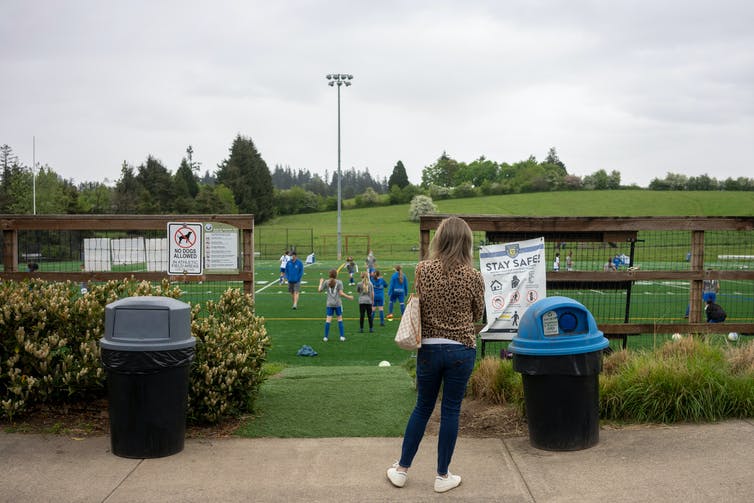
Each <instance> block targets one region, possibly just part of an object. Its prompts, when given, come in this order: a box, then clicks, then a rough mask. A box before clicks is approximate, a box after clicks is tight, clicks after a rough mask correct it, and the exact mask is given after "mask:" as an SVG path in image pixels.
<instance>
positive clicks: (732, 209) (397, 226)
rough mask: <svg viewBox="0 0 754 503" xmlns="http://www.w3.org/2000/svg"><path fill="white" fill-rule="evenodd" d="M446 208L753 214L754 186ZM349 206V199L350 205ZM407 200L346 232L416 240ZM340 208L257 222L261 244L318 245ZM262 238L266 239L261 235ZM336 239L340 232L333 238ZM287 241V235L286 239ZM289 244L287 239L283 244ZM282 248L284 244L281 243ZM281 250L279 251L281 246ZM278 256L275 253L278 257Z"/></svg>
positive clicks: (354, 214) (380, 239) (459, 203)
mask: <svg viewBox="0 0 754 503" xmlns="http://www.w3.org/2000/svg"><path fill="white" fill-rule="evenodd" d="M435 204H436V205H437V207H438V211H439V212H440V213H454V214H485V215H508V216H510V215H520V216H621V217H631V216H635V217H645V216H752V215H754V192H659V191H649V190H613V191H578V192H542V193H535V194H513V195H502V196H485V197H475V198H469V199H448V200H441V201H435ZM346 206H347V205H346ZM408 209H409V206H408V205H407V204H403V205H396V206H383V207H377V208H357V209H353V208H351V209H344V210H343V211H342V216H341V228H342V233H343V234H344V235H346V234H354V235H358V234H369V235H370V237H371V239H372V242H373V243H377V246H384V245H385V243H390V244H393V245H414V244H416V243H418V240H419V225H418V223H416V222H411V221H409V219H408ZM336 226H337V212H335V211H329V212H322V213H314V214H306V215H293V216H285V217H279V218H276V219H274V220H272V221H270V222H266V223H264V224H262V225H259V226H258V227H257V243H256V244H257V245H264V243H265V242H269V240H270V239H271V236H273V235H277V236H276V237H278V238H279V235H280V230H281V229H282V228H286V229H312V231H313V234H314V239H315V249H318V246H321V243H322V241H321V240H322V239H323V237H324V236H325V235H329V236H334V235H335V234H336ZM260 238H261V239H260ZM332 239H334V238H332ZM280 242H281V243H282V242H283V241H280ZM282 246H284V245H282ZM277 248H279V247H277ZM277 248H276V250H275V253H277V256H279V254H280V250H279V249H277ZM277 256H276V257H274V258H277Z"/></svg>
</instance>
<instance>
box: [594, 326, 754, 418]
mask: <svg viewBox="0 0 754 503" xmlns="http://www.w3.org/2000/svg"><path fill="white" fill-rule="evenodd" d="M751 344H752V343H749V344H747V345H741V346H739V347H738V348H736V349H729V350H727V351H726V350H725V349H723V348H721V347H719V346H715V345H713V344H710V343H709V342H706V341H703V340H700V339H698V338H694V337H684V338H683V339H681V340H680V341H670V342H667V343H666V344H664V345H663V346H660V347H659V348H657V349H655V350H654V351H651V352H632V353H628V352H624V351H621V352H617V353H615V354H614V355H611V356H609V357H607V359H606V361H605V368H607V369H611V370H610V371H609V372H606V373H605V374H604V375H603V376H601V377H602V378H601V379H600V415H601V417H603V418H605V419H612V420H617V421H630V422H655V423H674V422H679V421H716V420H719V419H723V418H730V417H752V416H754V372H752V371H751V367H748V370H747V369H746V366H745V365H737V366H736V367H735V368H736V370H735V371H734V366H733V364H732V362H734V361H737V360H743V359H745V357H739V356H738V354H748V353H749V352H751V351H752V350H751V348H750V347H747V346H750V345H751ZM623 353H628V354H623ZM613 358H617V359H620V360H621V362H620V364H619V365H617V366H616V365H614V364H613V362H612V360H613Z"/></svg>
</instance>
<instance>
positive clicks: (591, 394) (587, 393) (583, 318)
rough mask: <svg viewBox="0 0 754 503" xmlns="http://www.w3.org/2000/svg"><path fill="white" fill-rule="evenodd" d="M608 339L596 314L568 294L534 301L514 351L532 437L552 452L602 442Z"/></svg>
mask: <svg viewBox="0 0 754 503" xmlns="http://www.w3.org/2000/svg"><path fill="white" fill-rule="evenodd" d="M608 345H609V341H608V340H607V339H606V338H605V337H604V335H603V334H602V332H600V331H599V330H598V329H597V322H596V321H595V320H594V316H592V313H590V312H589V311H588V310H587V309H586V308H585V307H584V306H583V305H582V304H581V303H579V302H577V301H575V300H573V299H570V298H568V297H548V298H545V299H542V300H539V301H537V302H535V303H534V304H532V305H531V307H529V309H528V310H527V311H526V312H525V313H524V315H523V316H522V317H521V320H520V322H519V331H518V334H517V335H516V336H515V337H514V338H513V340H512V341H511V344H510V346H509V348H508V349H509V350H510V351H511V352H512V353H513V368H514V370H516V371H517V372H520V373H521V378H522V381H523V385H524V403H525V405H526V417H527V422H528V425H529V441H530V442H531V444H532V445H533V446H534V447H536V448H538V449H543V450H548V451H575V450H580V449H586V448H588V447H592V446H593V445H595V444H596V443H597V442H599V373H600V372H601V371H602V353H603V350H604V349H605V348H606V347H608Z"/></svg>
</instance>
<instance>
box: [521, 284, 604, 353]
mask: <svg viewBox="0 0 754 503" xmlns="http://www.w3.org/2000/svg"><path fill="white" fill-rule="evenodd" d="M609 344H610V341H608V340H607V339H606V338H605V336H604V335H603V334H602V332H601V331H600V330H598V329H597V322H596V321H595V320H594V316H592V313H590V312H589V310H588V309H587V308H586V307H584V305H583V304H581V303H580V302H577V301H575V300H573V299H571V298H568V297H547V298H544V299H541V300H538V301H537V302H535V303H534V304H532V305H531V306H530V307H529V309H527V310H526V312H525V313H524V315H523V316H522V317H521V320H520V321H519V328H518V334H517V335H516V336H515V337H513V341H511V344H510V346H509V348H508V349H510V351H511V352H513V353H514V354H520V355H531V356H559V355H570V354H580V353H590V352H592V351H600V350H602V349H605V348H606V347H607V346H608V345H609Z"/></svg>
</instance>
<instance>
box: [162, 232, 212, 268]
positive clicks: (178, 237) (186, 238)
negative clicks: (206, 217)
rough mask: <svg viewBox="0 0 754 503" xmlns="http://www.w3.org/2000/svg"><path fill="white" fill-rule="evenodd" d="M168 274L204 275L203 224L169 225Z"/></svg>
mask: <svg viewBox="0 0 754 503" xmlns="http://www.w3.org/2000/svg"><path fill="white" fill-rule="evenodd" d="M168 243H169V244H170V255H169V260H168V274H202V265H203V263H204V261H203V260H202V224H201V223H195V222H194V223H183V222H181V223H179V222H169V223H168Z"/></svg>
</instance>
